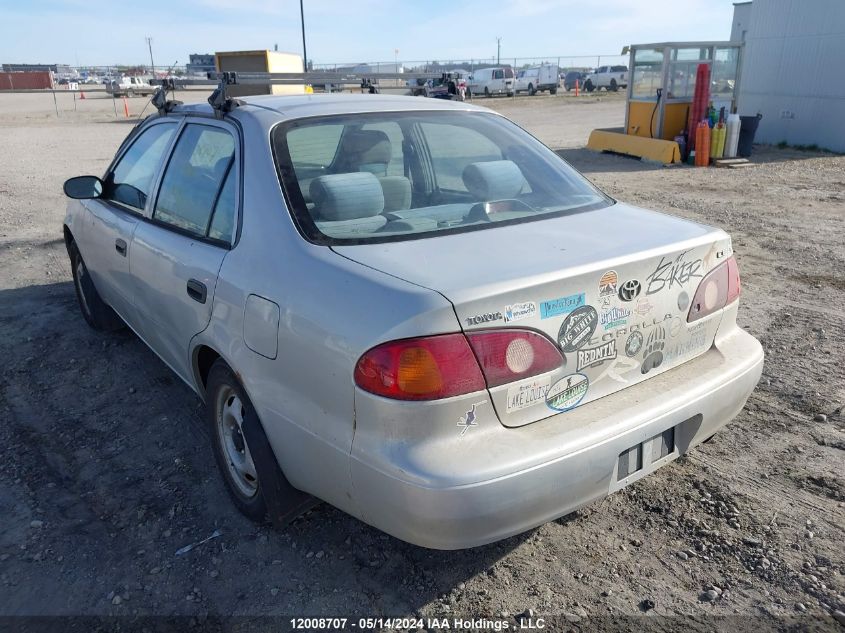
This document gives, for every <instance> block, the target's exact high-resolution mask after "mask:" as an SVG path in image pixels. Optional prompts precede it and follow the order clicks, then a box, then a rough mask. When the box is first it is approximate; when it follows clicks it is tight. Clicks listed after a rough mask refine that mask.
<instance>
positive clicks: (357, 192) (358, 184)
mask: <svg viewBox="0 0 845 633" xmlns="http://www.w3.org/2000/svg"><path fill="white" fill-rule="evenodd" d="M310 193H311V200H313V201H314V205H315V207H314V215H315V216H316V217H315V218H314V219H315V220H355V219H358V218H369V217H372V216H374V215H378V214H379V213H381V212H382V211H383V210H384V193H382V190H381V184H380V183H379V181H378V178H376V177H375V176H373V175H372V174H371V173H368V172H355V173H352V174H331V175H329V176H319V177H318V178H315V179H314V180H312V181H311V187H310Z"/></svg>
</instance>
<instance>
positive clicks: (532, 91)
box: [528, 84, 537, 97]
mask: <svg viewBox="0 0 845 633" xmlns="http://www.w3.org/2000/svg"><path fill="white" fill-rule="evenodd" d="M528 94H529V95H530V96H532V97H533V96H534V95H535V94H537V91H536V90H534V84H528Z"/></svg>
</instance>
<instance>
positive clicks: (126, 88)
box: [106, 77, 156, 97]
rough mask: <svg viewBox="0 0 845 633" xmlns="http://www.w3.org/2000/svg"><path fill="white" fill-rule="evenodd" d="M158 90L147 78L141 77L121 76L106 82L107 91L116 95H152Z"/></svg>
mask: <svg viewBox="0 0 845 633" xmlns="http://www.w3.org/2000/svg"><path fill="white" fill-rule="evenodd" d="M155 91H156V89H155V86H151V85H150V83H149V82H148V81H147V80H146V79H142V78H141V77H121V78H120V79H112V80H111V81H109V82H106V92H108V93H109V94H113V95H114V96H115V97H123V96H126V97H134V96H135V95H142V96H143V95H151V94H153V93H154V92H155Z"/></svg>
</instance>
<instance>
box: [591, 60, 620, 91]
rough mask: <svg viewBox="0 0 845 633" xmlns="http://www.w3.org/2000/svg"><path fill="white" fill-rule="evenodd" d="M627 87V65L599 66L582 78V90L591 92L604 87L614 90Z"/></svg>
mask: <svg viewBox="0 0 845 633" xmlns="http://www.w3.org/2000/svg"><path fill="white" fill-rule="evenodd" d="M627 87H628V67H627V66H599V67H598V68H596V69H595V70H594V71H593V72H592V73H590V74H589V75H587V77H586V78H585V79H584V90H586V91H587V92H592V91H593V90H599V89H600V88H604V89H605V90H607V91H611V90H612V91H613V92H616V91H617V90H619V88H627Z"/></svg>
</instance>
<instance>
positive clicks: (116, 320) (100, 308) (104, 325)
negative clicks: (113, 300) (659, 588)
mask: <svg viewBox="0 0 845 633" xmlns="http://www.w3.org/2000/svg"><path fill="white" fill-rule="evenodd" d="M68 255H69V256H70V268H71V272H72V274H73V287H74V289H75V290H76V300H77V301H78V302H79V310H80V311H81V312H82V316H83V317H84V318H85V321H86V322H87V323H88V325H90V326H91V327H92V328H94V329H95V330H99V331H101V332H109V331H112V330H119V329H120V328H122V327H123V321H122V320H121V319H120V317H119V316H117V313H116V312H115V311H114V310H112V309H111V307H110V306H109V305H108V304H107V303H106V302H105V301H103V299H102V297H100V293H99V292H97V289H96V288H95V287H94V281H93V280H92V279H91V275H90V274H89V273H88V268H87V267H86V266H85V262H84V261H83V259H82V255H80V253H79V249H78V248H77V246H76V242H71V243H70V246H68Z"/></svg>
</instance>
